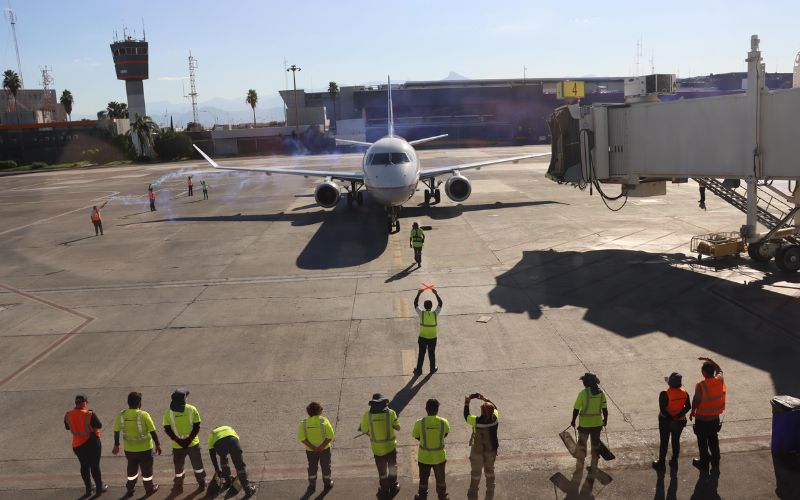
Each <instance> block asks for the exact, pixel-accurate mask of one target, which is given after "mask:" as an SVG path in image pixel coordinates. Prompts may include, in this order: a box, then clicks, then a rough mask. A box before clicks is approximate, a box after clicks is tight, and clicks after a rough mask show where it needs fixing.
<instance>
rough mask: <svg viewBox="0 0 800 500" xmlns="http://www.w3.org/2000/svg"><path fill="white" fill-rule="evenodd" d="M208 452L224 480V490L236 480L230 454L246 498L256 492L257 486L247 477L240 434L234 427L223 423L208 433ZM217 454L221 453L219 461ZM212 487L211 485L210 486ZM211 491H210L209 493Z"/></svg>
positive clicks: (218, 475)
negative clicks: (230, 462)
mask: <svg viewBox="0 0 800 500" xmlns="http://www.w3.org/2000/svg"><path fill="white" fill-rule="evenodd" d="M208 454H209V455H210V456H211V464H212V465H213V466H214V471H215V472H216V475H217V477H219V478H221V479H222V480H223V482H224V483H223V486H222V488H223V490H225V489H228V488H230V486H231V485H232V484H233V481H234V478H233V477H232V476H231V468H230V466H228V455H230V456H231V461H232V462H233V466H234V468H235V469H236V475H237V477H238V478H239V482H240V483H242V489H244V494H245V498H247V497H250V496H252V495H253V494H255V492H256V486H255V485H254V484H253V483H251V482H250V481H249V480H248V479H247V467H246V465H245V463H244V460H243V459H242V447H241V445H240V443H239V435H238V434H236V431H235V430H233V428H232V427H229V426H227V425H222V426H220V427H217V428H215V429H212V430H211V434H209V435H208ZM217 455H219V462H217ZM215 484H216V483H215ZM210 489H211V486H209V490H210ZM211 493H212V492H211V491H209V494H211Z"/></svg>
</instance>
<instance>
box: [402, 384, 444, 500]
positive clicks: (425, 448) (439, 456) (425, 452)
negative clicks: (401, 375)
mask: <svg viewBox="0 0 800 500" xmlns="http://www.w3.org/2000/svg"><path fill="white" fill-rule="evenodd" d="M425 411H426V412H427V413H428V416H427V417H425V418H421V419H419V420H417V421H416V422H415V423H414V429H413V430H412V431H411V436H412V437H413V438H414V439H416V440H418V441H419V452H418V453H417V464H418V465H419V490H418V492H417V494H416V495H415V496H414V500H425V499H426V498H428V478H430V476H431V469H432V470H433V475H434V477H435V478H436V495H437V496H438V497H439V500H447V499H448V498H449V496H448V495H447V483H446V482H445V464H446V463H447V453H446V452H445V449H444V438H446V437H447V434H449V433H450V423H449V422H448V421H447V419H444V418H442V417H440V416H438V415H437V414H438V413H439V401H437V400H435V399H429V400H428V401H427V402H426V403H425Z"/></svg>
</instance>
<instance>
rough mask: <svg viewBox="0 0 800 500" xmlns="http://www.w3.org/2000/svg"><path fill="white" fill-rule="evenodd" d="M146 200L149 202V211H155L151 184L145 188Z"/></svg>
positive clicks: (154, 193)
mask: <svg viewBox="0 0 800 500" xmlns="http://www.w3.org/2000/svg"><path fill="white" fill-rule="evenodd" d="M147 199H148V200H150V211H151V212H155V211H156V192H155V191H153V186H152V184H151V185H150V186H148V188H147Z"/></svg>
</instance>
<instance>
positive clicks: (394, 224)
mask: <svg viewBox="0 0 800 500" xmlns="http://www.w3.org/2000/svg"><path fill="white" fill-rule="evenodd" d="M399 214H400V207H389V208H387V209H386V215H388V216H389V220H388V221H387V227H388V229H389V234H392V233H399V232H400V220H399V219H398V218H397V216H398V215H399Z"/></svg>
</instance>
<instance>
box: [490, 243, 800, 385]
mask: <svg viewBox="0 0 800 500" xmlns="http://www.w3.org/2000/svg"><path fill="white" fill-rule="evenodd" d="M692 262H696V260H695V259H692V258H689V257H685V256H684V255H683V254H657V253H647V252H642V251H633V250H616V249H609V250H591V251H586V252H574V251H567V252H557V251H553V250H547V251H527V252H524V254H523V257H522V259H521V260H520V262H519V263H517V265H516V266H514V267H513V268H512V269H510V270H509V271H507V272H505V273H503V274H501V275H499V276H497V277H496V281H497V285H496V287H495V288H494V289H492V290H491V291H490V292H489V299H490V301H491V303H492V304H497V305H499V306H501V307H503V308H504V309H505V310H506V311H508V312H515V313H527V314H528V316H529V317H530V318H532V319H538V318H540V317H541V316H542V314H543V310H544V309H556V308H563V307H570V306H571V307H577V308H580V309H582V310H585V313H584V315H583V318H582V319H583V320H584V321H587V322H589V323H591V324H593V325H596V326H598V327H600V328H602V329H604V330H606V331H609V332H613V333H614V334H616V335H620V336H623V337H627V338H634V337H637V336H640V335H645V334H648V333H651V332H657V331H660V332H663V333H665V334H667V335H669V336H670V337H673V338H677V339H681V340H683V341H685V342H687V343H689V344H693V345H694V346H696V347H697V349H696V350H694V351H693V352H687V353H686V356H687V357H697V356H699V355H704V354H706V353H719V354H721V355H724V356H726V357H728V358H731V359H735V360H737V361H741V362H742V363H745V364H748V365H750V366H752V367H755V368H758V369H760V370H763V371H765V372H767V373H769V374H770V375H771V376H772V380H773V383H774V385H775V390H776V391H777V394H798V393H800V378H798V377H797V368H796V367H797V359H798V356H800V328H798V325H800V301H798V300H797V299H796V298H793V297H792V296H791V295H789V296H787V295H783V294H780V293H776V292H773V291H770V290H767V289H765V288H763V286H761V285H771V284H772V282H771V281H770V280H764V281H762V282H756V283H751V284H748V285H745V284H740V283H735V282H731V281H728V280H724V279H720V278H717V277H715V276H713V275H708V274H703V273H700V272H696V271H694V270H692V269H691V268H687V266H688V265H689V264H690V263H692ZM676 264H684V265H683V266H680V267H678V266H676ZM790 282H791V281H790ZM723 368H724V366H723ZM765 397H766V395H765Z"/></svg>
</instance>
